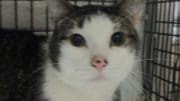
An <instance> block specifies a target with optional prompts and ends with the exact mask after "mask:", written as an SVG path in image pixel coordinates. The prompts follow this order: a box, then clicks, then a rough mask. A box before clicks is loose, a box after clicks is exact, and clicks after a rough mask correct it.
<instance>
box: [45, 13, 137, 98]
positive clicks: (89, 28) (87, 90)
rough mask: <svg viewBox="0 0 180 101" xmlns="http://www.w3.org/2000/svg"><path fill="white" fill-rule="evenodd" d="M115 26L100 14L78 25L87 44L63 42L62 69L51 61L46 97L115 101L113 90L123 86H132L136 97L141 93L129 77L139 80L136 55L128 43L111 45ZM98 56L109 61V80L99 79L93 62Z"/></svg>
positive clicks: (47, 72)
mask: <svg viewBox="0 0 180 101" xmlns="http://www.w3.org/2000/svg"><path fill="white" fill-rule="evenodd" d="M114 27H115V24H114V23H113V22H112V21H111V20H110V19H109V18H108V17H107V16H106V15H104V14H101V13H100V14H99V15H94V16H91V21H86V22H85V24H84V27H83V28H78V27H75V28H74V29H73V30H71V32H72V33H79V34H81V35H82V36H83V37H84V38H85V39H86V43H87V47H81V48H77V47H74V46H72V45H71V43H70V42H69V41H64V42H63V44H62V45H61V48H60V51H61V57H59V65H60V67H59V68H60V71H57V70H56V69H54V68H53V67H52V66H51V65H50V64H49V65H47V69H46V71H45V83H44V87H43V90H44V96H45V97H47V98H48V99H49V100H50V101H112V97H113V93H114V92H115V90H116V89H117V87H118V86H119V85H120V87H122V89H126V87H130V88H131V90H130V91H128V90H127V89H126V90H127V92H131V91H134V93H132V92H131V93H132V94H131V93H127V94H129V97H131V96H133V98H135V97H134V96H137V95H138V94H139V88H134V87H133V86H132V85H131V84H129V83H128V82H126V81H128V79H127V78H129V79H130V80H135V81H136V82H138V81H137V80H136V78H135V77H133V76H131V75H130V74H131V72H132V70H134V69H135V67H136V61H135V58H136V55H135V52H134V51H132V49H131V48H130V47H128V46H127V47H124V46H121V47H110V46H109V44H110V39H111V36H112V34H113V33H114V32H115V31H114ZM95 55H101V56H104V57H106V58H107V60H108V66H107V67H105V69H104V70H103V73H102V74H103V76H104V78H105V79H101V80H99V79H96V78H97V77H98V75H99V73H98V71H96V70H95V69H94V68H93V67H92V66H91V64H90V61H91V58H92V57H93V56H95ZM121 84H122V86H121ZM126 84H129V85H128V86H126ZM123 85H125V86H123ZM137 85H138V86H137ZM137 85H135V86H137V87H139V86H140V84H138V83H137ZM122 94H126V93H122ZM122 99H125V98H122ZM133 100H135V99H133ZM133 100H123V101H133Z"/></svg>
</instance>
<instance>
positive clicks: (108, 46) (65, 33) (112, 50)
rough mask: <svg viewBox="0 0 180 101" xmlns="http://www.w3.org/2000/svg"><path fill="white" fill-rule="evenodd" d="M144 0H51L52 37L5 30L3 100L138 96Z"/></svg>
mask: <svg viewBox="0 0 180 101" xmlns="http://www.w3.org/2000/svg"><path fill="white" fill-rule="evenodd" d="M144 3H145V1H144V0H134V1H131V0H120V1H118V2H117V4H116V5H114V6H108V7H105V6H98V5H87V6H82V7H77V6H73V5H71V4H70V3H69V2H67V0H47V4H48V7H49V11H50V15H51V20H52V22H53V23H54V27H55V30H54V32H53V34H52V35H49V36H48V38H47V39H46V41H41V40H42V38H39V37H37V36H35V35H33V33H31V32H29V31H7V30H2V31H1V33H3V34H7V35H5V36H6V37H4V35H3V34H2V37H1V39H3V40H1V41H2V42H1V43H2V44H0V47H2V48H1V49H4V48H5V47H7V49H6V48H5V50H4V51H1V52H0V55H1V61H0V69H1V73H0V77H1V79H0V84H1V85H0V86H1V89H0V96H4V97H3V98H2V101H113V100H114V101H137V100H138V97H139V96H140V95H141V93H143V88H142V76H141V74H142V73H141V68H140V66H139V65H138V62H137V61H136V59H137V56H139V54H140V51H141V48H140V46H141V43H142V35H143V34H142V32H143V20H142V17H143V12H144ZM12 33H14V34H12ZM28 33H29V34H28ZM11 34H12V35H14V36H16V37H11ZM25 34H27V36H26V35H25ZM0 36H1V35H0ZM17 36H18V37H17ZM7 38H8V39H9V40H7ZM13 40H14V41H13ZM18 40H20V42H19V41H18ZM27 40H28V41H27ZM43 40H44V39H43ZM11 41H12V42H11ZM18 42H19V43H18ZM3 43H8V44H3ZM9 43H10V44H9ZM15 47H17V48H15ZM7 50H10V51H7ZM10 53H12V54H13V55H9V54H10ZM7 57H8V58H7ZM14 57H15V58H14ZM5 96H6V97H5Z"/></svg>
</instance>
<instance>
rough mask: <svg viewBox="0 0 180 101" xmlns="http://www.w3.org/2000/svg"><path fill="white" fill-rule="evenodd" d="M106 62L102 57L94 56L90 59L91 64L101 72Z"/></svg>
mask: <svg viewBox="0 0 180 101" xmlns="http://www.w3.org/2000/svg"><path fill="white" fill-rule="evenodd" d="M107 64H108V61H107V59H106V58H104V57H100V56H94V57H93V58H92V60H91V65H92V66H93V67H94V68H95V69H96V70H97V71H99V72H101V71H102V70H103V69H104V68H105V67H106V66H107Z"/></svg>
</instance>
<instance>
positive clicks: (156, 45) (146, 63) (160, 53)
mask: <svg viewBox="0 0 180 101" xmlns="http://www.w3.org/2000/svg"><path fill="white" fill-rule="evenodd" d="M69 1H70V2H71V3H72V4H74V5H77V6H82V5H87V4H98V5H111V4H114V3H116V2H117V0H69ZM179 5H180V1H179V0H147V3H146V6H147V7H146V8H147V9H146V14H147V20H146V24H145V25H146V26H145V34H144V45H143V50H144V51H143V63H142V67H143V72H144V73H143V74H144V75H143V77H144V79H143V81H144V85H143V87H144V89H145V90H146V91H148V93H149V94H148V96H149V95H150V96H149V97H148V98H147V101H149V100H151V101H179V99H180V13H179V12H180V8H179V7H178V6H179ZM0 28H11V29H16V30H18V29H29V30H31V31H32V32H35V33H37V34H43V35H44V34H45V35H47V34H48V33H49V32H51V31H52V30H53V27H52V24H51V23H50V21H49V13H48V9H47V8H46V4H45V2H44V0H0ZM145 93H147V92H145Z"/></svg>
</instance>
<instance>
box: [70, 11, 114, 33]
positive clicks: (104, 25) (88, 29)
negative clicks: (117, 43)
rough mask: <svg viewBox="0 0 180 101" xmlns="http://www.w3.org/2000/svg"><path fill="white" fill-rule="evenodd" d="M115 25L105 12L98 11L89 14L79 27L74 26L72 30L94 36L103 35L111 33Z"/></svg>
mask: <svg viewBox="0 0 180 101" xmlns="http://www.w3.org/2000/svg"><path fill="white" fill-rule="evenodd" d="M115 26H116V24H115V23H114V22H113V21H112V20H111V19H110V18H109V17H108V16H107V15H106V14H103V13H102V14H101V12H99V14H97V15H91V16H89V18H87V19H85V20H84V23H83V25H82V26H81V27H78V26H76V27H75V28H73V30H72V32H74V33H83V34H87V35H96V36H97V35H105V34H107V33H112V32H113V31H114V29H115Z"/></svg>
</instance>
